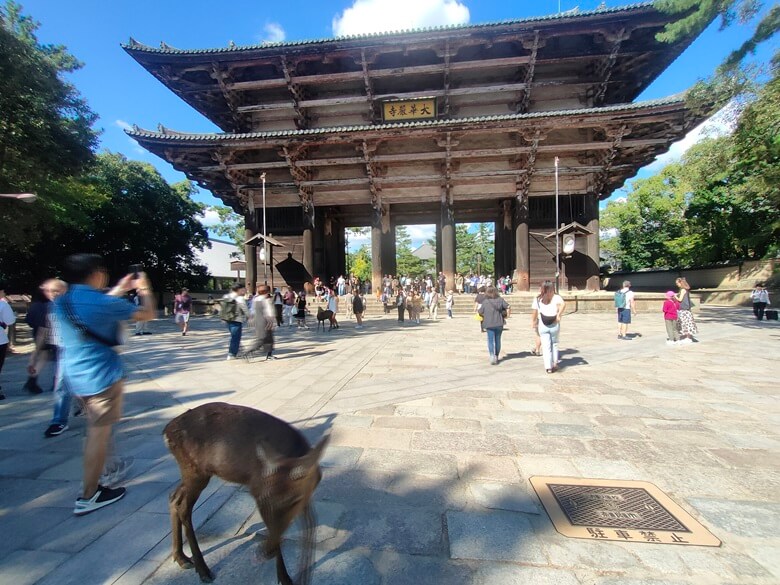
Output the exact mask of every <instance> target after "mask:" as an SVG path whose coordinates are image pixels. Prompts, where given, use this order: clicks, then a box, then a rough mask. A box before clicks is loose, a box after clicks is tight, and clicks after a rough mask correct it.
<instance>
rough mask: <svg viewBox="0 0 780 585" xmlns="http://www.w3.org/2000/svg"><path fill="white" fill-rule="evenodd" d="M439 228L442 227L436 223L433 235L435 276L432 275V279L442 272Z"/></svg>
mask: <svg viewBox="0 0 780 585" xmlns="http://www.w3.org/2000/svg"><path fill="white" fill-rule="evenodd" d="M441 226H442V224H441V223H437V224H436V227H435V228H434V233H435V234H436V260H435V262H436V267H435V269H434V270H435V272H436V274H434V275H433V276H434V277H438V276H439V272H440V271H441V270H442V267H441ZM433 280H434V281H435V280H436V278H434V279H433Z"/></svg>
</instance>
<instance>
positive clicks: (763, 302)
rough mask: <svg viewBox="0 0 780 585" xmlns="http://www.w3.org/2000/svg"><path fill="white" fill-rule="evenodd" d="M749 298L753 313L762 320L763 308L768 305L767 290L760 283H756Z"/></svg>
mask: <svg viewBox="0 0 780 585" xmlns="http://www.w3.org/2000/svg"><path fill="white" fill-rule="evenodd" d="M750 299H751V300H752V301H753V315H755V317H756V319H758V320H759V321H761V320H763V318H764V310H765V309H766V308H767V307H768V306H769V291H768V290H766V288H764V285H763V284H762V283H758V284H757V285H756V288H754V289H753V292H751V293H750Z"/></svg>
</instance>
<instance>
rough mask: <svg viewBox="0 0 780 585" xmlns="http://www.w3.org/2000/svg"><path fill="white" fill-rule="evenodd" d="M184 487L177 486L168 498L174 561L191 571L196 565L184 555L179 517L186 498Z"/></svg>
mask: <svg viewBox="0 0 780 585" xmlns="http://www.w3.org/2000/svg"><path fill="white" fill-rule="evenodd" d="M183 489H184V487H183V485H182V484H181V483H180V484H179V485H178V486H176V489H175V490H173V491H172V492H171V495H170V497H169V498H168V509H169V510H170V513H171V536H172V538H173V560H174V561H175V562H176V563H177V564H178V565H179V566H180V567H181V568H182V569H191V568H192V567H193V566H194V565H193V564H192V561H191V560H190V558H189V557H188V556H187V555H185V554H184V549H183V547H182V539H181V516H180V515H179V508H180V506H181V503H182V501H183V498H184V497H185V495H184V491H183Z"/></svg>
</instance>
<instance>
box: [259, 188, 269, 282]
mask: <svg viewBox="0 0 780 585" xmlns="http://www.w3.org/2000/svg"><path fill="white" fill-rule="evenodd" d="M260 180H261V181H262V182H263V282H264V283H265V284H268V262H267V260H266V259H267V258H268V242H267V241H266V239H265V238H266V233H265V173H263V174H261V175H260Z"/></svg>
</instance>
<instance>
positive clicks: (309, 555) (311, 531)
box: [279, 503, 317, 585]
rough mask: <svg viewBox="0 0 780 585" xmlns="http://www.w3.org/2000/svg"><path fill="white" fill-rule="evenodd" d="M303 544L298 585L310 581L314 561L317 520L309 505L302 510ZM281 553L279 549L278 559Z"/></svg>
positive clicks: (307, 583) (306, 584)
mask: <svg viewBox="0 0 780 585" xmlns="http://www.w3.org/2000/svg"><path fill="white" fill-rule="evenodd" d="M303 523H304V529H303V542H301V548H302V554H301V574H300V576H299V577H298V585H309V583H310V581H311V567H312V562H313V560H314V547H315V542H316V540H315V535H316V530H317V520H316V518H315V516H314V508H312V505H311V504H310V503H309V504H307V505H306V507H305V508H304V509H303ZM281 556H282V551H281V549H279V558H281Z"/></svg>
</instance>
